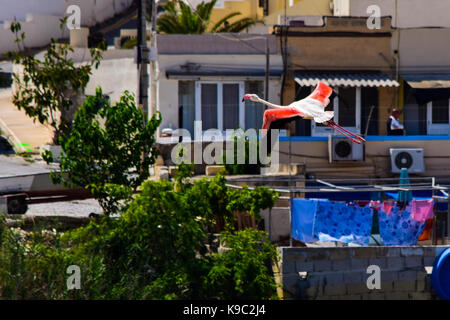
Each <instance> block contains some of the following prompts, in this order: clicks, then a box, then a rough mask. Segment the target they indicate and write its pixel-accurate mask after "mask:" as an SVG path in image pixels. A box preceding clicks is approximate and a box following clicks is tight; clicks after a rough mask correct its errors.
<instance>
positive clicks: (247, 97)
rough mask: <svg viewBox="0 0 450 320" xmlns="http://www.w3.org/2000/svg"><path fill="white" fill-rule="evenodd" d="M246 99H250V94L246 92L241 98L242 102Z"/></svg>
mask: <svg viewBox="0 0 450 320" xmlns="http://www.w3.org/2000/svg"><path fill="white" fill-rule="evenodd" d="M248 99H250V96H249V95H247V94H246V95H245V96H244V97H243V98H242V102H244V101H245V100H248Z"/></svg>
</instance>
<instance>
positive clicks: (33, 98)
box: [9, 19, 104, 144]
mask: <svg viewBox="0 0 450 320" xmlns="http://www.w3.org/2000/svg"><path fill="white" fill-rule="evenodd" d="M65 22H66V19H62V20H61V25H60V27H61V29H62V28H63V26H64V24H65ZM10 29H11V32H13V33H14V34H15V37H16V40H15V42H16V43H17V46H18V51H15V52H10V53H9V57H10V58H11V60H12V61H13V62H14V63H16V64H19V65H21V66H22V67H23V70H22V72H21V73H16V74H14V75H13V79H14V83H15V85H16V88H17V90H16V91H15V93H14V95H13V103H14V104H15V105H16V106H17V108H18V109H19V110H22V109H23V110H24V111H25V113H26V114H27V115H28V116H29V117H31V118H33V119H34V121H39V122H40V123H42V124H49V125H51V126H52V127H53V129H54V136H53V143H54V144H57V143H58V142H59V137H60V136H62V135H68V134H69V133H70V129H71V125H72V120H73V117H74V114H75V112H76V108H77V107H78V105H77V103H76V102H74V101H77V100H78V99H80V97H81V98H82V97H83V95H84V90H85V88H86V86H87V84H88V82H89V78H90V75H91V74H92V69H93V68H94V67H95V68H98V66H99V64H100V60H101V59H102V50H103V49H104V47H103V45H104V44H102V45H100V46H99V47H97V48H91V49H89V52H90V60H89V61H88V62H87V63H83V64H76V63H75V62H74V61H73V59H72V58H70V55H71V53H73V52H74V50H73V48H72V47H71V46H70V45H69V44H66V43H58V42H57V41H56V40H54V39H51V43H50V45H49V46H48V48H47V50H46V52H45V54H44V56H43V58H42V59H39V58H36V57H35V56H33V55H27V54H26V47H25V43H24V41H25V33H24V32H21V25H20V23H19V22H17V21H15V22H13V23H11V27H10Z"/></svg>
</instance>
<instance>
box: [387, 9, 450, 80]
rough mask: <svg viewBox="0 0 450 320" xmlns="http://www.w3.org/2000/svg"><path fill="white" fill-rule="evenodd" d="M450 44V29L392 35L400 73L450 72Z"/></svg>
mask: <svg viewBox="0 0 450 320" xmlns="http://www.w3.org/2000/svg"><path fill="white" fill-rule="evenodd" d="M448 6H449V7H450V4H449V5H448ZM449 20H450V19H449ZM449 43H450V27H449V28H445V29H442V28H414V29H400V30H397V31H395V32H394V33H393V35H392V50H398V52H399V71H400V73H432V72H437V73H445V72H450V55H449V54H448V44H449Z"/></svg>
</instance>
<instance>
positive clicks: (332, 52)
mask: <svg viewBox="0 0 450 320" xmlns="http://www.w3.org/2000/svg"><path fill="white" fill-rule="evenodd" d="M381 22H382V26H381V29H379V30H369V29H367V26H366V19H364V18H337V17H326V18H325V25H324V26H323V27H290V28H289V38H288V48H289V64H290V68H291V69H300V70H301V69H304V68H306V69H316V70H343V69H349V70H351V69H356V70H383V71H387V72H389V71H390V70H391V69H390V65H389V63H388V62H387V61H386V60H385V59H384V58H383V57H382V55H384V56H385V57H386V58H387V59H388V60H389V61H393V60H392V52H391V35H390V33H391V26H390V24H391V22H390V18H389V17H384V18H383V19H382V21H381ZM311 34H313V35H314V36H311ZM377 34H379V35H377Z"/></svg>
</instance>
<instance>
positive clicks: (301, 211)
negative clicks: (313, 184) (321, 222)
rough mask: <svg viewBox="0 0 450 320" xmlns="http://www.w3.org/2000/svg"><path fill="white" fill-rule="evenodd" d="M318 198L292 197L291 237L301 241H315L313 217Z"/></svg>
mask: <svg viewBox="0 0 450 320" xmlns="http://www.w3.org/2000/svg"><path fill="white" fill-rule="evenodd" d="M317 202H318V200H311V199H298V198H296V199H292V215H291V217H292V223H291V229H292V230H291V234H292V238H294V239H296V240H299V241H303V242H315V241H317V240H319V239H318V238H316V237H314V219H315V216H316V210H317Z"/></svg>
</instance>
